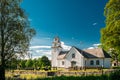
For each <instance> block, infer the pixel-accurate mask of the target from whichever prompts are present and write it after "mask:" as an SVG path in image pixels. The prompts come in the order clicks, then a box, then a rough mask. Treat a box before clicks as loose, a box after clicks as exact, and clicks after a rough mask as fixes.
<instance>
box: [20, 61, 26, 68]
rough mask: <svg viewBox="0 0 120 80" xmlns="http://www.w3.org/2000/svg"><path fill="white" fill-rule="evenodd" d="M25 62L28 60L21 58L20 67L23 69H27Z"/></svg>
mask: <svg viewBox="0 0 120 80" xmlns="http://www.w3.org/2000/svg"><path fill="white" fill-rule="evenodd" d="M25 63H26V60H21V62H20V68H21V69H25V67H26V66H25Z"/></svg>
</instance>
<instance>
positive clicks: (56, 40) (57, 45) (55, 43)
mask: <svg viewBox="0 0 120 80" xmlns="http://www.w3.org/2000/svg"><path fill="white" fill-rule="evenodd" d="M52 48H62V47H61V42H60V38H59V37H58V36H57V37H55V38H54V40H53V44H52Z"/></svg>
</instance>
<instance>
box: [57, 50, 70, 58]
mask: <svg viewBox="0 0 120 80" xmlns="http://www.w3.org/2000/svg"><path fill="white" fill-rule="evenodd" d="M68 52H69V51H61V52H60V53H59V54H58V57H57V59H63V58H64V57H65V55H66V54H67V53H68Z"/></svg>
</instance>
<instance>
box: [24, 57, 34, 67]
mask: <svg viewBox="0 0 120 80" xmlns="http://www.w3.org/2000/svg"><path fill="white" fill-rule="evenodd" d="M25 66H26V67H27V68H31V67H33V61H32V60H31V59H29V60H27V61H26V63H25Z"/></svg>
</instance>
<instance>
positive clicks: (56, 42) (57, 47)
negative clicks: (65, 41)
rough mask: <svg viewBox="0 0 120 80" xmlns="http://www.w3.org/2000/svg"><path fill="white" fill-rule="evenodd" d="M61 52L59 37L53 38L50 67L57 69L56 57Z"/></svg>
mask: <svg viewBox="0 0 120 80" xmlns="http://www.w3.org/2000/svg"><path fill="white" fill-rule="evenodd" d="M61 50H62V47H61V42H60V39H59V37H55V38H54V40H53V43H52V52H51V53H52V67H57V64H58V61H57V56H58V54H59V53H60V51H61Z"/></svg>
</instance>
